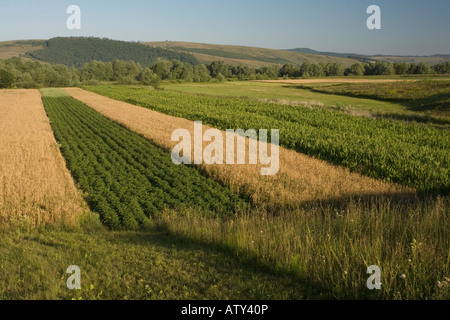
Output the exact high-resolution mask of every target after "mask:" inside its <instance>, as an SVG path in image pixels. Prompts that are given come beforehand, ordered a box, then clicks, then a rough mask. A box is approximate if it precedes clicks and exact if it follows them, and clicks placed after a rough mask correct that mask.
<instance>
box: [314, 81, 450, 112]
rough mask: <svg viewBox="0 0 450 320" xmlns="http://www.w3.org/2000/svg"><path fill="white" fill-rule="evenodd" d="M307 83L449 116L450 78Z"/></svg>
mask: <svg viewBox="0 0 450 320" xmlns="http://www.w3.org/2000/svg"><path fill="white" fill-rule="evenodd" d="M387 82H388V80H386V82H380V83H373V82H371V83H370V84H369V83H363V82H362V81H361V82H360V83H353V84H337V85H330V86H324V85H321V86H308V87H310V88H311V89H312V90H314V91H315V92H320V93H330V94H338V95H344V96H350V97H361V98H369V99H376V100H382V101H392V102H395V103H400V104H402V105H404V106H405V107H406V108H407V109H408V110H411V111H416V112H426V113H429V114H433V115H442V116H446V117H449V116H450V80H422V81H414V82H410V81H409V82H406V81H402V82H394V83H387Z"/></svg>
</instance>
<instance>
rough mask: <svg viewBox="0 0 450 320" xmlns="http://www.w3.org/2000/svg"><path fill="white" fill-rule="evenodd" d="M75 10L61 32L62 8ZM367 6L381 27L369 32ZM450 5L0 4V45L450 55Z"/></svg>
mask: <svg viewBox="0 0 450 320" xmlns="http://www.w3.org/2000/svg"><path fill="white" fill-rule="evenodd" d="M70 5H78V6H79V7H80V9H81V30H69V29H68V28H67V26H66V20H67V18H68V17H69V14H67V12H66V11H67V8H68V7H69V6H70ZM370 5H378V6H379V7H380V9H381V30H369V29H368V28H367V25H366V21H367V19H368V18H369V16H370V15H369V14H367V13H366V10H367V8H368V7H369V6H370ZM449 17H450V0H428V1H427V0H313V1H304V0H277V1H272V0H271V1H268V0H189V1H186V0H184V1H182V0H159V1H154V0H127V1H123V0H122V1H116V0H70V1H67V0H39V1H35V0H9V1H4V0H0V41H6V40H24V39H50V38H52V37H56V36H95V37H101V38H103V37H105V38H110V39H116V40H127V41H165V40H169V41H188V42H200V43H214V44H230V45H242V46H255V47H264V48H273V49H292V48H311V49H315V50H319V51H334V52H345V53H349V52H350V53H360V54H389V55H432V54H450V19H449Z"/></svg>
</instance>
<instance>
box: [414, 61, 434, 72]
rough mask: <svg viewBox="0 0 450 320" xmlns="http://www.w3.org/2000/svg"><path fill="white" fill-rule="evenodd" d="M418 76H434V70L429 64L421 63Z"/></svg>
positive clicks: (418, 66) (417, 70) (418, 67)
mask: <svg viewBox="0 0 450 320" xmlns="http://www.w3.org/2000/svg"><path fill="white" fill-rule="evenodd" d="M416 73H417V74H432V73H433V69H432V68H431V66H430V65H429V64H428V63H424V62H420V63H419V64H418V65H417V69H416Z"/></svg>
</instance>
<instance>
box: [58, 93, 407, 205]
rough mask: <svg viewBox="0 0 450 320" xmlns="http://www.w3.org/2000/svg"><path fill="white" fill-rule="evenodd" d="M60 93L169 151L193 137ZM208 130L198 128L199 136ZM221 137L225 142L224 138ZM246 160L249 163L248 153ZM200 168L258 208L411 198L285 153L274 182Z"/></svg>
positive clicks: (248, 173)
mask: <svg viewBox="0 0 450 320" xmlns="http://www.w3.org/2000/svg"><path fill="white" fill-rule="evenodd" d="M64 91H65V92H67V93H68V94H70V95H71V96H72V97H74V98H76V99H78V100H80V101H82V102H83V103H85V104H86V105H88V106H90V107H91V108H93V109H94V110H96V111H98V112H100V113H101V114H103V115H105V116H106V117H108V118H110V119H111V120H114V121H116V122H118V123H121V124H123V125H124V126H126V127H127V128H128V129H130V130H132V131H135V132H137V133H139V134H141V135H143V136H145V137H147V138H148V139H150V140H152V141H153V142H155V143H156V144H158V145H159V146H161V147H163V148H164V149H166V150H168V151H170V150H172V148H173V147H174V146H175V145H176V144H177V142H172V141H171V135H172V133H173V131H174V130H176V129H186V130H189V131H190V133H191V136H192V137H193V136H194V122H192V121H189V120H186V119H183V118H177V117H173V116H169V115H166V114H162V113H159V112H155V111H152V110H149V109H146V108H142V107H138V106H134V105H131V104H128V103H124V102H120V101H117V100H113V99H110V98H107V97H104V96H101V95H98V94H96V93H92V92H88V91H85V90H82V89H79V88H66V89H64ZM210 128H211V127H208V126H205V125H204V126H203V130H204V131H205V130H208V129H210ZM230 129H237V128H230ZM255 129H260V128H255ZM261 129H263V128H261ZM222 133H223V136H224V137H225V132H224V131H222ZM193 145H194V144H193V143H192V146H193ZM206 145H207V143H204V144H203V147H205V146H206ZM192 148H193V147H192ZM247 150H248V139H247ZM192 154H194V152H193V151H192ZM246 156H247V159H248V152H247V155H246ZM246 163H248V161H247V162H246ZM202 167H203V169H204V170H206V171H207V172H209V173H210V174H211V175H212V176H214V177H215V178H216V179H218V180H220V181H222V182H223V183H225V184H227V185H229V186H231V187H232V188H233V189H234V190H235V191H238V192H239V191H242V190H245V191H246V192H247V193H248V194H250V195H251V197H252V199H253V201H254V202H255V203H256V204H260V205H263V206H266V205H269V206H274V207H284V206H298V205H302V204H305V203H309V202H313V201H314V202H316V201H320V200H324V201H329V200H339V199H342V198H351V197H366V196H372V195H376V196H380V195H386V196H391V195H404V194H408V195H413V194H415V191H414V190H413V189H410V188H407V187H403V186H398V185H393V184H390V183H387V182H384V181H379V180H375V179H372V178H368V177H366V176H362V175H360V174H356V173H352V172H350V170H348V169H347V168H343V167H338V166H334V165H331V164H329V163H327V162H325V161H322V160H317V159H314V158H311V157H308V156H306V155H304V154H300V153H297V152H295V151H292V150H287V149H284V148H280V170H279V172H278V174H277V175H274V176H261V175H260V168H261V165H259V164H258V165H202Z"/></svg>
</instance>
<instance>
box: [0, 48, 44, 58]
mask: <svg viewBox="0 0 450 320" xmlns="http://www.w3.org/2000/svg"><path fill="white" fill-rule="evenodd" d="M39 49H42V48H41V47H29V46H13V47H0V59H9V58H12V57H18V56H20V55H21V54H24V53H26V52H31V51H36V50H39ZM24 59H25V58H24Z"/></svg>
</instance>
